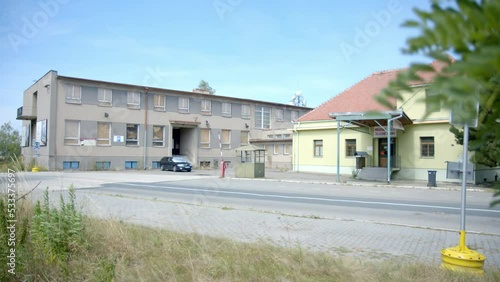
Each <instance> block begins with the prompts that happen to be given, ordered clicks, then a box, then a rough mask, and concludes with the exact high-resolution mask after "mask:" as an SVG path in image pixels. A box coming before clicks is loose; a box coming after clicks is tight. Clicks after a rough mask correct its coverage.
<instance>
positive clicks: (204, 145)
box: [200, 128, 211, 149]
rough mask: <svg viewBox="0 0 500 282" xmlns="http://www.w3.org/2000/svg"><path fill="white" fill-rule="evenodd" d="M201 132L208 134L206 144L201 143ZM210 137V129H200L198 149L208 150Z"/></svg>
mask: <svg viewBox="0 0 500 282" xmlns="http://www.w3.org/2000/svg"><path fill="white" fill-rule="evenodd" d="M203 131H206V132H208V142H203V139H202V133H201V132H203ZM210 135H211V132H210V128H201V129H200V148H203V149H210V138H211V136H210Z"/></svg>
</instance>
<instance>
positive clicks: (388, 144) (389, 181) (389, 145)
mask: <svg viewBox="0 0 500 282" xmlns="http://www.w3.org/2000/svg"><path fill="white" fill-rule="evenodd" d="M402 116H403V111H401V113H400V114H399V116H397V117H393V118H390V119H388V120H387V183H389V184H391V123H392V121H394V120H397V119H400V118H401V117H402Z"/></svg>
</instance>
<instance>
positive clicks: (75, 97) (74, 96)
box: [66, 84, 82, 104]
mask: <svg viewBox="0 0 500 282" xmlns="http://www.w3.org/2000/svg"><path fill="white" fill-rule="evenodd" d="M66 102H67V103H73V104H81V103H82V87H81V86H77V85H74V84H66Z"/></svg>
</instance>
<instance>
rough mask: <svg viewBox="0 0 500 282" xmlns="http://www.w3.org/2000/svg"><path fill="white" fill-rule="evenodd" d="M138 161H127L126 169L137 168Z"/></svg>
mask: <svg viewBox="0 0 500 282" xmlns="http://www.w3.org/2000/svg"><path fill="white" fill-rule="evenodd" d="M137 165H138V163H137V161H125V169H137V167H138V166H137Z"/></svg>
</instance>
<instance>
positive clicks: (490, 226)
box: [2, 172, 500, 235]
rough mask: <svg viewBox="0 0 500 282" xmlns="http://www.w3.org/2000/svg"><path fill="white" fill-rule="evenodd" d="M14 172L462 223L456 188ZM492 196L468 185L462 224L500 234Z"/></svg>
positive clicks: (92, 190)
mask: <svg viewBox="0 0 500 282" xmlns="http://www.w3.org/2000/svg"><path fill="white" fill-rule="evenodd" d="M19 178H20V183H23V184H25V187H24V188H23V189H24V190H29V188H30V187H33V186H34V185H35V184H36V183H38V182H40V185H39V187H37V188H36V189H35V191H34V193H33V195H40V192H41V191H43V188H44V187H50V188H51V190H53V191H54V192H56V193H57V192H58V191H64V190H65V189H66V188H67V187H68V186H69V184H73V185H75V186H76V188H77V196H79V198H84V199H86V201H94V200H95V199H97V198H99V199H101V200H102V199H103V198H105V200H102V201H100V205H103V206H102V207H100V208H102V209H104V210H108V208H109V207H112V206H117V205H120V202H123V200H124V199H137V200H141V203H142V204H143V205H145V206H148V205H150V204H151V203H152V202H158V201H160V202H162V201H163V202H168V203H176V204H189V205H200V206H208V207H215V208H221V209H236V210H247V211H254V212H267V213H277V214H285V215H293V216H305V217H313V218H336V219H343V220H362V221H367V222H377V223H385V224H395V225H404V226H415V227H421V228H431V229H439V230H458V229H459V227H460V191H455V190H430V189H402V188H380V187H369V186H352V185H327V184H307V183H296V182H293V183H287V182H275V181H258V180H238V179H220V178H218V177H214V176H212V175H210V174H206V173H203V172H200V173H191V174H189V173H172V172H159V173H157V172H149V173H146V172H126V173H124V172H116V173H113V172H109V173H99V172H84V173H40V174H26V175H22V174H20V176H19ZM4 179H5V177H2V182H3V181H4ZM20 186H21V185H20ZM35 197H37V196H35ZM52 198H53V199H58V197H52ZM490 201H491V193H487V192H468V194H467V213H466V230H467V231H468V232H472V233H482V234H497V235H500V208H498V207H497V208H494V209H492V208H489V202H490ZM106 205H108V206H106Z"/></svg>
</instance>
